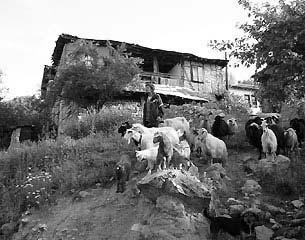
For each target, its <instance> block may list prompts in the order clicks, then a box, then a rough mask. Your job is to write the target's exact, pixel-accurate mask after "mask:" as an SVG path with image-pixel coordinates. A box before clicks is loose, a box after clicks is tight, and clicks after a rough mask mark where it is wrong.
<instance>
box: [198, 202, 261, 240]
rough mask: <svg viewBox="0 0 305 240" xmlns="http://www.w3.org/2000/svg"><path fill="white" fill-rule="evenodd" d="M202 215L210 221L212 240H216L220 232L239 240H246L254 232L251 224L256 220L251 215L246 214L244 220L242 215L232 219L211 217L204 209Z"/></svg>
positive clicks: (253, 215) (255, 217)
mask: <svg viewBox="0 0 305 240" xmlns="http://www.w3.org/2000/svg"><path fill="white" fill-rule="evenodd" d="M203 214H204V216H205V217H206V218H208V219H209V220H210V232H211V235H212V239H213V240H216V239H217V237H218V234H219V233H220V232H225V233H228V234H230V235H231V236H233V237H239V239H240V240H246V239H247V236H248V235H251V234H252V233H253V232H254V224H253V222H254V221H256V220H257V216H255V214H253V213H252V214H249V213H246V214H247V217H246V219H245V218H244V216H243V215H242V214H241V215H237V216H234V217H232V218H229V217H224V216H219V217H213V216H211V215H210V214H209V213H208V210H207V208H205V209H204V211H203ZM248 215H249V216H248ZM250 215H251V217H250ZM252 217H253V218H254V219H252Z"/></svg>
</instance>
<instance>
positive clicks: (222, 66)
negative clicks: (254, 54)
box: [41, 34, 228, 112]
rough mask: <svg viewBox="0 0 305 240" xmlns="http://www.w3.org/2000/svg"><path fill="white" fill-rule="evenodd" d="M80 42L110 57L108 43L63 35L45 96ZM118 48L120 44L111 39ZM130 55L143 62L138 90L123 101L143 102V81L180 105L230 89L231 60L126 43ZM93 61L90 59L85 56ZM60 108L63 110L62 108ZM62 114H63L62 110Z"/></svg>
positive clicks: (48, 72) (130, 90)
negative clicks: (228, 71)
mask: <svg viewBox="0 0 305 240" xmlns="http://www.w3.org/2000/svg"><path fill="white" fill-rule="evenodd" d="M81 41H87V42H91V43H93V44H94V45H96V46H98V56H100V57H101V59H102V57H104V56H107V54H108V53H107V47H106V43H107V40H95V39H84V38H79V37H76V36H71V35H67V34H62V35H60V36H59V38H58V39H57V41H56V46H55V49H54V52H53V54H52V62H53V64H52V66H45V68H44V74H43V79H42V84H41V93H42V97H43V96H45V93H46V91H47V90H48V85H49V83H50V82H52V81H56V76H57V75H58V73H59V72H60V70H61V69H62V68H64V67H65V66H66V65H67V64H69V61H71V59H70V58H71V57H70V56H71V53H73V51H75V49H77V47H78V46H79V44H80V43H81ZM109 42H110V43H111V44H112V46H114V47H116V46H118V45H120V44H122V43H121V42H118V41H112V40H109ZM126 49H127V52H129V53H131V55H132V56H133V57H139V58H142V59H143V64H142V66H141V70H142V72H141V73H140V74H139V76H137V78H139V79H140V81H139V87H137V88H135V87H127V88H126V89H125V91H124V94H122V96H121V97H120V98H121V100H124V101H129V102H137V103H140V102H141V99H143V96H144V82H145V81H153V82H154V83H155V87H156V90H155V91H156V92H157V93H159V94H161V97H162V99H163V100H164V101H165V102H170V103H176V104H181V103H184V102H191V101H196V102H208V101H213V100H215V97H217V96H221V95H222V94H223V93H224V92H225V91H226V90H228V89H227V77H226V66H227V63H228V61H227V60H223V59H209V58H202V57H198V56H195V55H193V54H190V53H181V52H174V51H166V50H161V49H152V48H148V47H143V46H140V45H137V44H130V43H126ZM83 60H84V61H90V56H84V57H83ZM59 109H60V107H59ZM59 112H60V111H59Z"/></svg>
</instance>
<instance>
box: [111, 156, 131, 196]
mask: <svg viewBox="0 0 305 240" xmlns="http://www.w3.org/2000/svg"><path fill="white" fill-rule="evenodd" d="M130 171H131V161H130V157H129V156H128V155H127V154H124V155H122V156H121V158H120V161H119V162H118V163H117V164H116V166H115V175H116V180H117V190H116V192H117V193H123V192H124V191H125V189H126V182H127V181H129V176H130Z"/></svg>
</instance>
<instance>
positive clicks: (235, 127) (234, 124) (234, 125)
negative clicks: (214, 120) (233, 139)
mask: <svg viewBox="0 0 305 240" xmlns="http://www.w3.org/2000/svg"><path fill="white" fill-rule="evenodd" d="M227 124H228V126H229V132H230V134H229V135H234V134H235V133H236V132H237V131H238V125H237V122H236V119H235V118H230V119H228V120H227Z"/></svg>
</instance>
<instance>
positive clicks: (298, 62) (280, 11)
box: [210, 0, 305, 104]
mask: <svg viewBox="0 0 305 240" xmlns="http://www.w3.org/2000/svg"><path fill="white" fill-rule="evenodd" d="M238 2H239V4H240V5H242V6H243V8H244V9H245V10H246V11H247V12H248V17H249V21H248V22H246V23H243V24H241V25H240V26H239V28H240V29H241V30H243V33H244V34H243V36H242V37H240V38H236V39H235V40H234V41H211V42H210V46H211V47H212V48H214V49H218V50H220V51H223V50H226V51H229V54H230V56H231V57H235V58H238V59H239V60H241V63H242V64H244V65H245V66H247V67H249V66H250V65H252V64H255V65H256V68H257V72H256V73H255V75H254V80H255V81H257V82H258V83H260V90H259V91H258V97H259V98H260V99H261V100H262V99H268V100H269V101H270V102H272V103H273V104H277V103H279V102H283V101H287V100H294V99H299V98H302V97H304V95H305V55H304V53H305V2H304V1H303V0H291V1H289V2H285V1H284V0H279V2H278V4H276V5H270V4H269V3H264V4H262V5H261V6H258V5H254V4H253V3H251V2H250V1H249V0H238Z"/></svg>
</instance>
